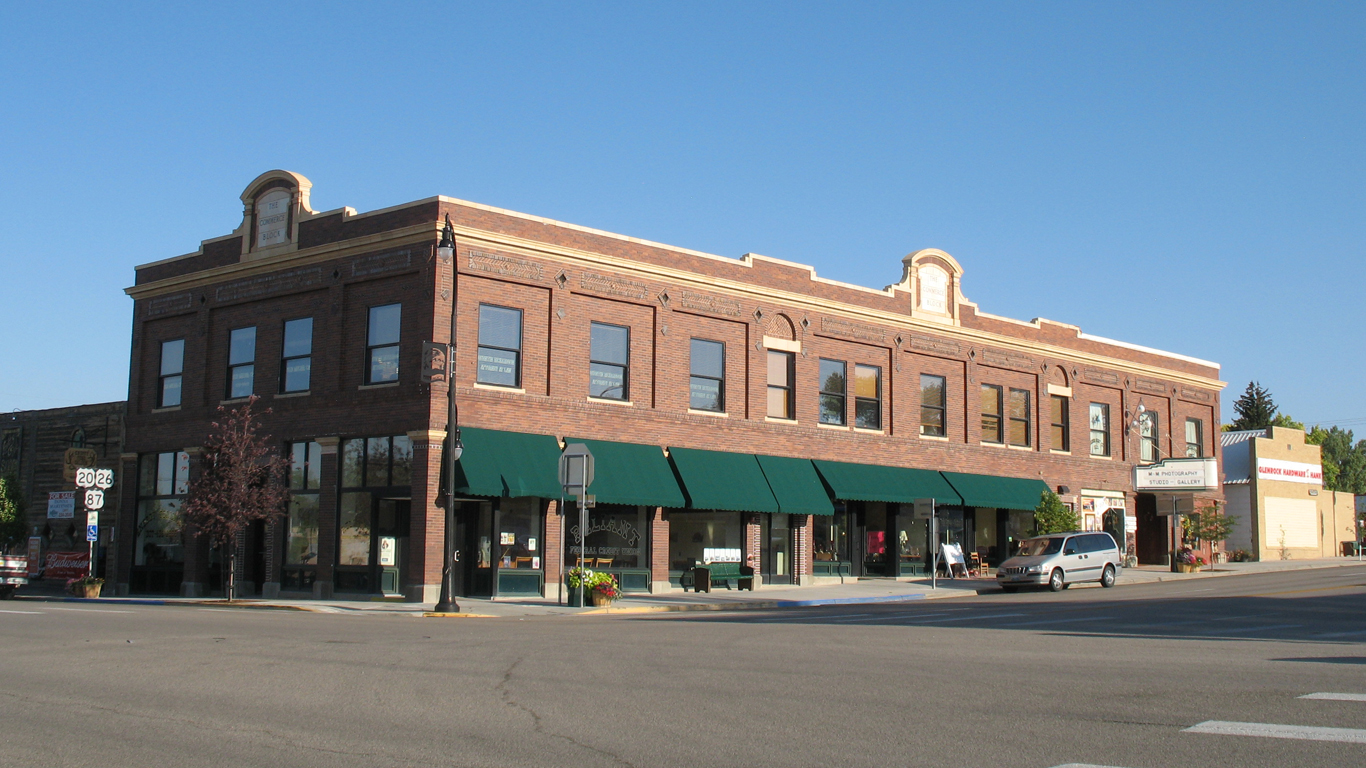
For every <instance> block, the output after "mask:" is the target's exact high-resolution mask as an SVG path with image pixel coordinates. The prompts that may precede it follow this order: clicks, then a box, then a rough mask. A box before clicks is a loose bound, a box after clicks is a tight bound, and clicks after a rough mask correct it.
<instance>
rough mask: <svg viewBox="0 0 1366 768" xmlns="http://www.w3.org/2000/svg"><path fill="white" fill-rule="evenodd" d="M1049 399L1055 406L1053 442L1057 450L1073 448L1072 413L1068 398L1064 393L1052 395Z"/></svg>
mask: <svg viewBox="0 0 1366 768" xmlns="http://www.w3.org/2000/svg"><path fill="white" fill-rule="evenodd" d="M1049 400H1051V401H1052V403H1051V404H1052V406H1053V444H1052V448H1053V450H1055V451H1070V450H1072V441H1071V437H1070V435H1069V433H1070V431H1071V430H1070V424H1071V419H1072V414H1071V413H1070V410H1071V409H1070V407H1069V403H1068V402H1067V398H1066V397H1063V396H1062V395H1051V396H1050V397H1049Z"/></svg>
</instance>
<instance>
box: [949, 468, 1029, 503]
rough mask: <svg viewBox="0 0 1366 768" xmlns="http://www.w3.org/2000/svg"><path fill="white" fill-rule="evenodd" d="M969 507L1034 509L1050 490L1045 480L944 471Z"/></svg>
mask: <svg viewBox="0 0 1366 768" xmlns="http://www.w3.org/2000/svg"><path fill="white" fill-rule="evenodd" d="M940 474H942V475H943V476H944V479H946V480H948V481H949V484H950V485H952V486H953V488H954V490H956V491H958V495H959V496H962V497H963V505H964V506H968V507H989V508H995V507H1000V508H1002V509H1033V508H1035V507H1037V506H1039V497H1040V496H1042V495H1043V492H1044V491H1046V490H1048V485H1047V484H1045V483H1044V481H1042V480H1038V479H1027V478H1020V477H996V476H995V475H968V474H964V473H962V472H941V473H940Z"/></svg>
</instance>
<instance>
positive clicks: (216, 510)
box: [182, 395, 289, 600]
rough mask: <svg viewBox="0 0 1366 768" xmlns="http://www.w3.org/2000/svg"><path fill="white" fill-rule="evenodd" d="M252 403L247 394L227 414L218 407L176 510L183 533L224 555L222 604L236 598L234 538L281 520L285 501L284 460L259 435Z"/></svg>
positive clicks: (267, 411) (254, 399)
mask: <svg viewBox="0 0 1366 768" xmlns="http://www.w3.org/2000/svg"><path fill="white" fill-rule="evenodd" d="M257 399H258V398H257V397H256V396H255V395H252V396H251V398H249V399H248V400H247V402H246V403H243V404H242V405H241V406H239V407H237V408H235V409H233V410H231V411H229V410H227V409H225V408H224V407H223V406H219V407H218V413H219V417H218V420H217V421H215V422H214V423H212V424H210V425H209V436H208V438H207V439H206V440H205V441H204V453H203V455H202V461H201V463H200V468H199V474H198V476H197V477H195V478H194V479H193V480H191V481H190V487H189V490H188V492H187V493H186V496H185V507H184V510H183V511H182V516H183V519H184V521H185V523H186V526H187V529H188V532H189V533H191V534H192V535H198V536H204V537H205V538H207V539H208V540H209V542H210V544H212V545H213V546H216V547H219V548H220V549H219V551H220V552H224V553H226V555H227V557H225V558H224V563H225V565H226V566H227V578H226V579H224V583H225V585H226V587H227V589H226V590H225V592H224V594H225V595H226V599H228V600H231V599H232V598H233V597H235V596H236V588H237V584H236V580H237V541H238V537H239V536H240V534H241V533H242V531H243V530H245V529H246V528H247V526H249V525H251V524H252V523H253V522H255V521H257V520H265V521H267V522H270V521H273V520H276V519H278V518H280V517H281V516H283V515H284V511H285V504H286V502H287V501H288V499H289V491H288V490H287V489H286V487H285V476H286V472H287V469H288V460H287V459H285V458H284V457H283V456H281V455H280V453H279V451H277V450H276V449H275V448H274V447H273V446H271V445H270V443H269V441H268V439H267V438H266V437H264V436H262V435H260V434H259V430H260V428H261V425H260V423H259V422H258V421H257V419H256V416H257V414H255V413H252V406H254V405H255V404H256V401H257ZM265 413H270V411H269V410H266V411H265Z"/></svg>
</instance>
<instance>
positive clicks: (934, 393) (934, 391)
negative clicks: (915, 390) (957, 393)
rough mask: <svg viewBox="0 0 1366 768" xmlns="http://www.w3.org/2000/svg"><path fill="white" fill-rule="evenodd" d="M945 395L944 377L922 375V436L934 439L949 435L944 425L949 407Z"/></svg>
mask: <svg viewBox="0 0 1366 768" xmlns="http://www.w3.org/2000/svg"><path fill="white" fill-rule="evenodd" d="M945 394H946V393H945V389H944V377H943V376H930V375H928V374H921V375H920V434H922V435H930V436H932V437H943V436H944V435H946V434H948V432H947V425H946V424H945V423H944V412H945V411H946V410H947V406H948V403H947V401H946V399H945Z"/></svg>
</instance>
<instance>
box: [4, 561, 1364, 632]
mask: <svg viewBox="0 0 1366 768" xmlns="http://www.w3.org/2000/svg"><path fill="white" fill-rule="evenodd" d="M1358 564H1362V565H1366V562H1363V563H1358V561H1357V560H1356V558H1342V557H1337V558H1325V559H1321V560H1278V561H1269V562H1259V563H1221V564H1218V565H1215V566H1212V567H1211V566H1207V567H1206V568H1205V569H1204V570H1202V571H1201V572H1199V573H1172V572H1171V571H1170V570H1169V569H1168V568H1167V567H1166V566H1151V565H1145V566H1139V567H1137V568H1126V569H1124V571H1123V572H1122V573H1121V574H1120V577H1119V580H1118V583H1117V586H1119V587H1124V586H1127V585H1130V584H1150V583H1154V582H1167V581H1188V580H1193V579H1207V578H1218V577H1220V576H1236V575H1243V574H1254V573H1274V572H1279V571H1296V570H1307V569H1315V568H1338V567H1345V566H1352V565H1358ZM999 589H1000V588H999V587H997V586H996V580H995V579H994V578H972V579H939V580H938V584H937V588H935V589H932V588H931V586H930V581H929V579H921V580H915V581H894V580H891V579H857V580H853V579H851V580H849V581H847V582H845V583H843V584H830V585H822V586H815V587H799V586H769V587H761V588H759V589H758V590H756V591H754V592H749V591H740V590H727V589H720V590H717V591H713V592H711V593H705V594H697V593H694V592H682V591H677V590H675V591H670V592H668V593H666V594H659V595H650V594H645V595H631V596H629V597H626V598H623V599H621V600H618V601H617V602H616V603H615V604H614V605H613V606H612V607H610V608H570V607H568V606H565V605H559V604H557V603H555V602H554V601H547V600H543V599H521V600H519V599H507V600H489V599H479V598H461V599H460V600H459V606H460V613H458V614H434V613H432V605H431V604H430V603H427V604H423V603H402V602H391V601H387V600H380V599H376V600H261V599H245V600H235V601H233V602H232V603H225V602H223V601H222V600H216V599H212V598H209V599H205V598H180V597H164V598H161V597H101V598H97V599H94V600H86V599H83V598H74V597H69V596H66V595H64V594H63V593H62V592H61V587H60V586H59V585H57V584H55V583H54V584H46V583H44V582H36V583H33V584H29V585H26V586H24V587H21V588H20V589H19V592H18V594H17V595H16V596H15V599H16V600H34V601H62V602H78V603H94V602H99V603H122V604H125V605H130V604H131V605H178V606H186V607H199V608H243V609H257V610H294V611H308V612H313V613H332V614H350V615H370V616H410V617H423V616H438V617H443V618H445V617H450V618H456V617H459V618H529V617H534V616H584V615H602V614H623V613H660V612H670V611H726V610H754V609H765V608H804V607H813V606H822V605H867V604H877V603H898V602H913V601H919V600H934V599H943V598H952V597H968V596H974V595H977V594H979V593H989V592H997V591H999Z"/></svg>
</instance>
